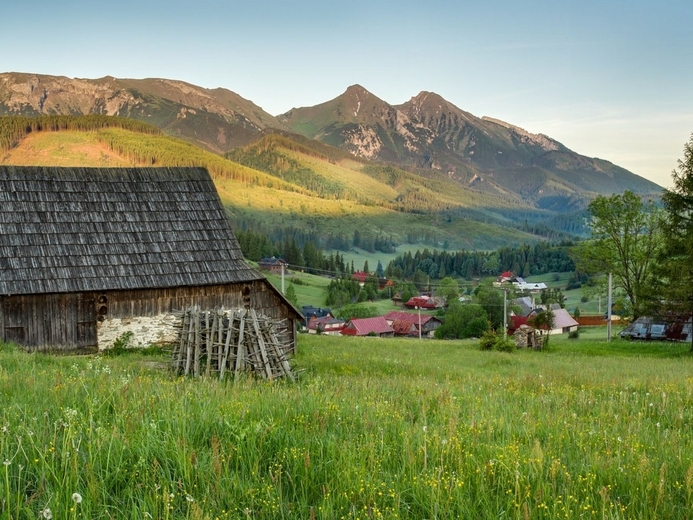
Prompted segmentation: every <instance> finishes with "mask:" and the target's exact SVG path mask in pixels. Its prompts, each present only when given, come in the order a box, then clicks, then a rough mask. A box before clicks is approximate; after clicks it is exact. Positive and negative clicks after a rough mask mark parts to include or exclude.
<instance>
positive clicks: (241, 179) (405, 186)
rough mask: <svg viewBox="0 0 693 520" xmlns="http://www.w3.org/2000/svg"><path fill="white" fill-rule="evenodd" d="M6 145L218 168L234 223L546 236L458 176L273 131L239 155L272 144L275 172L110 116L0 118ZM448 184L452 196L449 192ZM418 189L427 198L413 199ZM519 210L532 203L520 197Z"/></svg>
mask: <svg viewBox="0 0 693 520" xmlns="http://www.w3.org/2000/svg"><path fill="white" fill-rule="evenodd" d="M121 123H122V124H121ZM30 124H31V125H34V127H35V129H34V130H33V131H31V132H29V133H22V132H19V133H15V134H13V135H14V137H13V138H12V139H10V138H8V137H7V135H8V134H9V133H11V132H10V130H8V129H11V128H14V129H17V128H19V129H24V131H26V129H27V126H29V125H30ZM48 129H50V130H52V131H46V130H48ZM2 143H5V145H4V146H0V163H3V164H24V165H32V164H33V165H35V164H52V165H62V166H95V165H110V164H113V165H120V164H135V165H162V166H185V165H198V166H204V167H206V168H207V169H208V170H209V171H210V173H211V174H212V176H213V178H214V182H215V184H216V186H217V189H218V192H219V195H220V197H221V199H222V201H223V202H224V204H225V205H226V207H227V209H228V212H229V215H230V217H231V219H232V222H233V223H234V225H235V226H237V227H239V228H243V229H248V228H253V229H257V230H262V231H268V230H273V231H276V230H280V231H283V232H285V233H289V232H291V231H290V230H300V231H301V232H302V233H306V234H310V235H311V236H313V237H314V238H315V239H316V240H318V241H319V242H322V243H325V242H326V241H327V239H328V238H329V237H330V236H336V235H341V236H346V237H349V238H350V237H351V236H352V235H353V234H354V232H355V231H356V230H358V231H359V233H360V234H361V235H362V236H364V237H368V236H370V237H374V236H384V237H387V238H388V239H391V240H392V241H394V242H395V243H403V242H419V241H423V240H426V241H427V242H429V243H430V244H431V245H438V246H440V245H442V244H443V243H444V242H447V243H448V245H449V247H451V248H465V249H493V248H497V247H500V246H502V245H509V244H520V243H525V242H533V241H536V240H537V239H538V237H536V236H533V235H531V234H530V233H527V232H523V231H520V230H518V229H515V228H513V227H509V226H501V225H499V224H500V223H502V222H503V221H505V222H506V223H507V224H510V220H509V219H507V218H505V217H504V216H503V213H502V211H505V210H507V208H506V204H505V202H504V201H502V200H499V199H498V200H496V199H494V198H493V197H468V198H467V200H466V202H464V203H463V202H461V201H463V198H462V194H463V191H464V190H461V189H459V188H458V187H456V185H455V184H454V183H449V185H448V186H446V185H445V184H441V185H438V184H436V183H437V182H438V181H432V180H427V179H422V178H420V177H418V176H416V175H413V174H410V173H408V172H403V171H399V170H396V169H393V168H383V167H377V166H372V165H368V164H364V163H362V162H359V161H354V160H352V159H351V158H349V157H348V156H343V157H342V158H341V159H336V157H338V156H339V155H340V154H341V153H342V152H339V151H338V150H331V149H328V148H324V145H320V144H319V143H317V144H316V146H315V147H314V148H310V147H307V146H305V144H301V143H297V142H294V141H291V140H290V139H287V138H286V137H282V136H277V135H268V136H265V138H264V140H263V141H261V142H259V143H257V144H255V145H251V146H249V147H248V148H246V149H244V150H243V151H242V152H241V151H239V152H237V154H238V156H239V160H245V162H248V163H250V162H251V161H250V160H249V159H248V158H249V157H253V155H254V154H255V155H257V154H258V153H261V152H262V149H263V148H264V149H266V150H267V154H266V156H264V157H263V159H262V160H263V161H265V162H266V163H267V164H270V165H274V166H273V167H271V168H270V167H268V168H266V170H267V171H259V170H257V169H255V168H252V167H249V166H245V165H242V164H240V163H238V162H235V161H231V160H228V159H225V158H222V157H220V156H218V155H216V154H213V153H210V152H207V151H204V150H202V149H200V148H198V147H196V146H193V145H191V144H189V143H186V142H183V141H181V140H179V139H176V138H172V137H170V136H165V135H162V134H161V133H160V132H158V130H157V129H155V128H153V127H147V126H143V125H141V124H139V123H137V124H134V123H132V122H128V120H121V119H112V118H105V117H103V116H87V117H84V116H83V117H62V118H55V117H52V118H45V117H44V118H39V119H23V118H18V117H10V118H7V117H6V118H3V117H0V144H2ZM7 143H9V144H7ZM325 154H328V155H331V157H326V156H325ZM282 164H283V165H285V166H286V165H288V167H287V168H285V169H284V170H283V171H284V173H285V174H284V175H280V174H278V173H277V172H281V171H282V170H281V168H279V167H278V165H282ZM274 170H277V171H274ZM290 170H291V171H290ZM293 170H296V171H298V172H299V173H301V172H302V173H301V175H297V176H293V177H292V175H293V174H291V175H287V174H286V172H289V173H291V172H292V171H293ZM311 177H315V178H319V177H323V178H325V179H328V180H329V181H330V182H331V183H332V185H333V186H335V187H336V189H338V190H340V192H339V193H340V195H339V196H337V195H335V193H329V192H327V191H325V184H324V183H322V182H315V183H311V182H310V179H311ZM306 179H308V180H307V181H306ZM446 189H449V191H450V193H449V194H445V191H446ZM455 189H457V194H456V192H455V191H454V190H455ZM412 193H414V194H419V195H420V197H419V198H415V197H412V198H411V200H410V199H408V198H407V197H408V196H409V195H411V194H412ZM408 194H409V195H408ZM517 208H518V210H522V211H526V210H528V208H527V207H526V206H523V205H520V204H517ZM454 212H458V213H457V216H453V214H454ZM464 212H479V213H480V214H481V213H482V212H487V218H486V220H487V222H483V221H480V220H484V219H473V218H470V216H469V215H467V216H462V215H463V213H464ZM470 214H471V213H470Z"/></svg>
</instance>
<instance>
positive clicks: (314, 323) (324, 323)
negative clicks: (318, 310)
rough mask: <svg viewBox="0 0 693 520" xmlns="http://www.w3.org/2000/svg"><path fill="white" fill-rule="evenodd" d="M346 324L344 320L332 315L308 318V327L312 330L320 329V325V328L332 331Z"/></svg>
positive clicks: (340, 328)
mask: <svg viewBox="0 0 693 520" xmlns="http://www.w3.org/2000/svg"><path fill="white" fill-rule="evenodd" d="M344 324H345V321H344V320H340V319H337V318H333V317H332V316H323V317H322V318H316V317H315V316H313V317H312V318H311V319H310V320H308V328H309V329H311V330H318V327H320V329H321V330H323V331H324V330H328V329H329V330H330V331H335V330H342V329H343V328H344Z"/></svg>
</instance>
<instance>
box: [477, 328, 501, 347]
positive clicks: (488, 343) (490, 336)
mask: <svg viewBox="0 0 693 520" xmlns="http://www.w3.org/2000/svg"><path fill="white" fill-rule="evenodd" d="M496 339H497V337H496V333H495V332H493V331H492V330H487V331H486V332H484V335H483V336H481V337H480V338H479V348H480V349H481V350H493V346H494V345H495V344H496Z"/></svg>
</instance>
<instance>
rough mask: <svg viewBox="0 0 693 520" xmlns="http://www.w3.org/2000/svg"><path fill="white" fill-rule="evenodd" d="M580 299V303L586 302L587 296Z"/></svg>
mask: <svg viewBox="0 0 693 520" xmlns="http://www.w3.org/2000/svg"><path fill="white" fill-rule="evenodd" d="M580 301H581V302H582V303H587V302H588V301H589V298H588V297H587V296H583V297H582V298H580Z"/></svg>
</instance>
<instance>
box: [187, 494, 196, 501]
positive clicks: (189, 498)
mask: <svg viewBox="0 0 693 520" xmlns="http://www.w3.org/2000/svg"><path fill="white" fill-rule="evenodd" d="M185 500H187V501H188V502H194V501H195V499H194V498H193V497H191V496H190V495H185Z"/></svg>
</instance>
